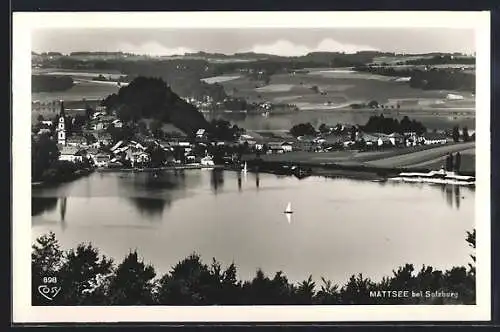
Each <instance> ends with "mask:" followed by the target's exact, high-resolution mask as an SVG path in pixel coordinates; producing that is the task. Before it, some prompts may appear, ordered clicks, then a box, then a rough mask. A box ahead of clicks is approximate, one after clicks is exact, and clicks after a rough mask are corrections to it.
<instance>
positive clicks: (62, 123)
mask: <svg viewBox="0 0 500 332" xmlns="http://www.w3.org/2000/svg"><path fill="white" fill-rule="evenodd" d="M57 143H59V144H61V145H66V113H65V112H64V101H62V100H61V110H60V112H59V121H58V123H57Z"/></svg>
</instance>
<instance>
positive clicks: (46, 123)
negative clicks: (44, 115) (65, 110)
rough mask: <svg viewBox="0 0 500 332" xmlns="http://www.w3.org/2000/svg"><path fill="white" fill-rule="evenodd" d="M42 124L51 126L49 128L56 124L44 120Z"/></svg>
mask: <svg viewBox="0 0 500 332" xmlns="http://www.w3.org/2000/svg"><path fill="white" fill-rule="evenodd" d="M42 124H44V125H46V126H49V127H52V125H53V124H54V123H53V122H52V120H43V121H42Z"/></svg>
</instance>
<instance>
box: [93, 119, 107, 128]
mask: <svg viewBox="0 0 500 332" xmlns="http://www.w3.org/2000/svg"><path fill="white" fill-rule="evenodd" d="M91 127H92V130H104V129H106V128H107V126H106V123H104V121H93V122H92V123H91Z"/></svg>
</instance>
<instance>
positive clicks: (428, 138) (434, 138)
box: [422, 133, 448, 145]
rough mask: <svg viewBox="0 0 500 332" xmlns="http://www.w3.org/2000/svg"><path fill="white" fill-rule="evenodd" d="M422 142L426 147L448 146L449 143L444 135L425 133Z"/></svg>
mask: <svg viewBox="0 0 500 332" xmlns="http://www.w3.org/2000/svg"><path fill="white" fill-rule="evenodd" d="M422 142H423V143H424V144H425V145H430V144H446V143H447V142H448V138H447V137H446V135H445V134H444V133H424V134H423V135H422Z"/></svg>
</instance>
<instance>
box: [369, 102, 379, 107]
mask: <svg viewBox="0 0 500 332" xmlns="http://www.w3.org/2000/svg"><path fill="white" fill-rule="evenodd" d="M378 105H379V104H378V101H376V100H371V101H370V102H369V103H368V107H370V108H378Z"/></svg>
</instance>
